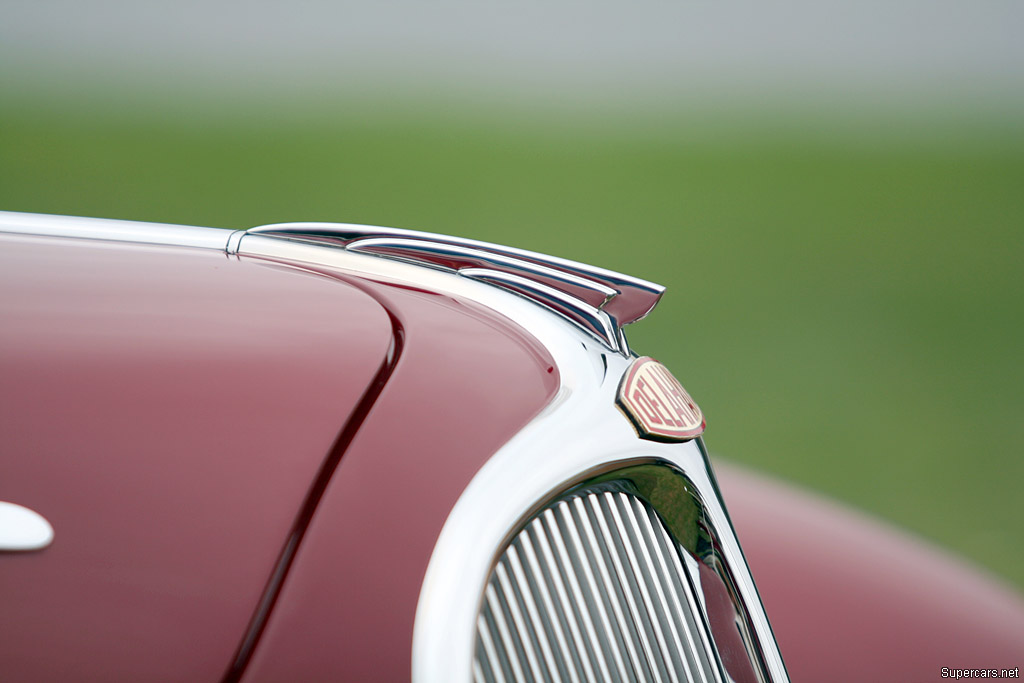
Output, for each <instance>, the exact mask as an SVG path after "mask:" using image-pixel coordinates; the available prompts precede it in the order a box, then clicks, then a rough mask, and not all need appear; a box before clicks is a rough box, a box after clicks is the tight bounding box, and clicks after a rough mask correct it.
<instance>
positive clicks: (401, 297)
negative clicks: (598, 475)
mask: <svg viewBox="0 0 1024 683" xmlns="http://www.w3.org/2000/svg"><path fill="white" fill-rule="evenodd" d="M366 286H367V287H370V288H371V290H372V293H373V296H375V297H376V298H378V300H380V301H381V302H382V303H383V304H384V305H385V306H387V308H388V309H389V310H390V311H392V312H393V313H394V314H395V316H396V317H397V318H398V319H399V320H400V322H401V325H402V327H403V328H404V330H405V341H404V349H403V351H402V355H401V357H400V358H399V360H398V363H397V366H396V368H395V371H394V373H393V374H392V376H391V379H390V380H389V382H388V384H387V386H385V388H384V391H383V392H382V393H381V396H380V398H379V399H378V401H377V403H376V404H375V406H374V408H373V410H372V411H371V412H370V415H369V416H368V417H367V419H366V421H365V422H364V423H363V426H362V429H361V430H360V432H359V434H358V435H357V436H356V438H355V440H354V441H353V442H352V445H351V446H350V447H349V449H348V451H347V452H346V453H345V456H344V458H342V460H341V465H340V466H339V468H338V471H337V473H336V474H335V476H334V478H333V480H332V481H331V483H330V485H329V487H328V489H327V491H326V492H325V495H324V497H323V500H322V501H321V503H320V506H319V507H318V509H317V511H316V515H315V516H314V518H313V521H312V524H311V525H310V527H309V530H308V532H307V534H306V538H305V540H304V542H303V544H302V546H301V547H300V549H299V552H298V555H297V557H296V561H295V564H294V566H293V567H292V570H291V573H290V574H289V576H288V578H287V580H286V581H285V584H284V588H283V590H282V591H281V595H280V598H279V600H278V603H277V606H276V607H275V609H274V611H273V613H272V614H271V616H270V619H269V621H268V623H267V628H266V631H265V632H264V634H263V637H262V639H261V641H260V643H259V645H258V646H257V648H256V650H255V653H254V656H253V658H252V661H251V663H250V664H249V667H248V669H247V670H246V673H245V675H244V676H243V677H242V680H243V681H245V682H246V683H254V682H257V681H282V680H304V681H306V680H308V681H314V680H327V679H330V680H345V681H402V680H408V679H409V676H410V671H411V648H412V631H413V621H414V617H415V611H416V604H417V601H418V598H419V592H420V586H421V583H422V581H423V576H424V574H425V573H426V568H427V564H428V562H429V560H430V555H431V553H432V552H433V547H434V543H435V542H436V540H437V536H438V534H439V533H440V531H441V527H442V525H443V524H444V521H445V519H446V518H447V516H448V513H449V511H450V510H451V508H452V506H453V505H454V504H455V501H456V499H457V498H458V497H459V495H460V494H461V493H462V491H463V489H464V488H465V487H466V485H467V484H468V483H469V480H470V479H471V478H472V476H473V475H474V474H475V473H476V471H477V470H478V469H479V468H480V466H481V465H483V464H484V462H485V461H486V460H487V459H488V458H489V457H490V455H491V454H492V453H494V451H496V450H497V449H498V448H499V447H500V446H501V445H502V444H503V443H505V441H507V440H508V439H509V438H510V437H511V436H513V435H514V434H515V433H516V432H517V431H518V430H519V429H520V428H521V427H522V426H523V425H524V424H525V423H526V422H528V421H529V420H530V419H531V418H532V417H533V416H534V415H536V414H537V412H539V411H540V410H541V409H542V408H543V407H544V406H545V405H546V404H547V403H548V402H549V401H550V400H551V398H552V397H553V396H554V394H555V392H556V391H557V389H558V386H559V378H558V372H557V370H555V369H554V365H553V361H552V359H551V358H550V357H549V355H548V354H547V352H546V351H545V350H544V349H543V348H542V347H541V346H539V344H538V343H537V342H536V340H534V339H533V338H532V337H530V336H528V335H527V334H526V333H524V332H523V330H521V329H519V328H518V327H516V326H514V325H512V324H510V323H509V322H508V321H507V320H505V319H502V318H499V317H497V316H495V315H493V314H491V313H489V312H487V311H486V310H485V309H482V308H480V307H479V306H476V305H474V304H471V303H468V302H465V301H459V300H455V299H452V298H449V297H446V296H440V295H437V294H431V293H427V292H422V291H417V290H414V289H405V288H397V287H393V286H386V285H373V284H372V283H367V285H366ZM450 570H451V571H458V567H451V568H450Z"/></svg>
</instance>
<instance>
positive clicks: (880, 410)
mask: <svg viewBox="0 0 1024 683" xmlns="http://www.w3.org/2000/svg"><path fill="white" fill-rule="evenodd" d="M86 105H88V106H86ZM254 110H255V108H254V107H251V106H243V105H242V104H239V103H229V104H225V105H224V107H223V108H222V109H217V108H216V107H212V106H211V107H209V108H207V109H204V110H201V111H200V110H197V111H192V112H189V113H182V112H178V113H176V114H170V113H167V112H161V110H160V109H159V108H158V107H139V108H132V107H122V106H121V105H119V104H118V103H117V102H116V101H115V102H114V103H112V104H109V105H101V104H94V103H93V104H89V103H83V102H81V101H76V100H74V99H71V98H67V99H64V100H61V99H48V100H44V99H38V98H33V97H27V96H26V97H20V98H19V97H13V96H12V97H8V98H7V103H6V104H5V106H4V107H2V108H0V207H3V208H5V209H9V210H17V211H38V212H45V213H68V214H77V215H87V216H103V217H113V218H130V219H141V220H154V221H168V222H181V223H193V224H199V225H213V226H223V227H231V228H238V227H248V226H253V225H258V224H261V223H270V222H277V221H285V220H335V221H347V222H363V223H371V224H382V225H391V226H399V227H407V228H418V229H424V230H431V231H438V232H447V233H453V234H458V235H465V236H471V237H475V238H479V239H484V240H491V241H500V242H504V243H508V244H513V245H516V246H520V247H525V248H529V249H535V250H539V251H545V252H549V253H553V254H557V255H560V256H566V257H569V258H573V259H577V260H582V261H587V262H591V263H594V264H598V265H601V266H605V267H609V268H613V269H617V270H621V271H624V272H627V273H631V274H635V275H638V276H641V277H645V278H647V279H650V280H654V281H656V282H660V283H662V284H665V285H667V286H668V293H667V295H666V296H665V298H664V300H663V302H662V304H661V306H660V307H659V308H658V310H657V312H656V313H655V314H654V315H652V316H651V317H650V319H648V320H644V321H642V322H640V323H638V324H637V325H635V326H634V327H633V328H631V329H630V338H631V341H632V344H633V346H634V348H635V349H637V350H639V351H641V352H643V353H646V354H649V355H653V356H655V357H657V358H659V359H661V360H663V361H664V362H666V363H667V364H668V365H669V366H670V367H671V368H673V370H674V371H675V373H676V374H677V375H678V376H679V377H680V379H681V380H682V381H683V383H684V384H685V385H686V387H687V388H688V389H689V391H690V393H691V394H693V396H694V397H695V398H696V399H697V400H698V401H699V402H700V403H701V405H702V407H703V408H704V411H705V413H706V414H707V416H708V425H709V427H708V432H707V441H708V444H709V446H710V448H711V449H712V451H713V452H715V453H717V454H719V455H721V456H724V457H728V458H731V459H734V460H737V461H741V462H744V463H748V464H750V465H752V466H754V467H756V468H759V469H762V470H766V471H770V472H774V473H778V474H779V475H781V476H783V477H785V478H788V479H791V480H795V481H797V482H800V483H802V484H805V485H807V486H809V487H812V488H814V489H817V490H820V491H823V492H824V493H825V494H827V495H829V496H833V497H836V498H839V499H842V500H845V501H848V502H850V503H852V504H854V505H856V506H858V507H860V508H862V509H866V510H869V511H871V512H873V513H875V514H877V515H879V516H881V517H884V518H887V519H889V520H893V521H895V522H897V523H898V524H900V525H903V526H905V527H908V528H910V529H912V530H914V531H916V532H918V533H919V534H921V535H923V536H925V537H927V538H930V539H932V540H934V541H936V542H938V543H940V544H943V545H945V546H947V547H950V548H952V549H954V550H955V551H957V552H960V553H963V554H966V555H968V556H970V557H972V558H973V559H974V560H976V561H977V562H978V563H980V564H982V565H984V566H987V567H989V568H990V569H991V570H993V571H994V572H996V573H999V574H1001V575H1003V576H1004V577H1007V578H1008V579H1009V580H1010V581H1012V582H1014V583H1016V584H1017V585H1018V586H1024V502H1022V499H1024V492H1022V490H1021V485H1022V482H1024V449H1022V447H1021V444H1022V443H1024V418H1022V415H1024V389H1022V387H1024V360H1022V350H1024V267H1022V264H1024V126H1022V125H1017V124H1016V123H1014V122H1013V121H1012V120H1006V119H1000V118H999V117H991V118H986V117H980V118H978V117H974V118H972V117H967V116H959V115H955V114H952V115H950V116H947V117H942V118H939V119H936V118H935V117H934V116H930V115H929V116H922V117H919V116H916V115H915V112H913V111H910V112H905V113H903V114H900V115H895V114H894V115H887V116H879V117H875V118H870V117H869V118H867V119H859V118H858V117H850V116H841V115H839V114H838V113H836V112H833V113H832V114H827V115H816V116H812V115H810V114H809V113H805V114H800V113H799V112H798V113H797V114H795V115H783V114H779V113H775V114H772V115H758V114H757V112H750V111H745V110H743V109H742V108H738V107H737V108H736V109H735V110H730V111H726V112H705V113H700V112H692V111H691V112H688V113H687V112H685V111H682V110H680V112H675V113H673V112H672V111H662V112H661V113H660V114H646V115H642V114H636V113H629V112H625V111H619V112H618V113H615V114H612V115H609V116H607V117H602V116H598V115H596V114H593V113H588V114H586V115H585V116H580V115H579V113H578V112H577V113H575V114H574V113H571V112H565V111H563V112H557V111H547V112H529V111H525V110H524V111H519V112H509V111H504V112H502V111H500V110H499V109H497V108H494V107H479V108H478V109H472V108H470V109H469V110H468V111H467V109H466V108H465V107H460V109H459V112H458V113H450V110H449V109H447V108H446V107H445V106H444V105H443V103H442V102H441V101H440V100H438V101H430V100H429V99H428V100H427V101H423V102H419V101H408V102H382V103H381V104H379V105H370V104H366V103H363V104H360V105H358V106H355V105H350V104H346V103H344V102H333V103H327V104H320V105H317V106H312V105H311V106H310V107H309V108H308V109H303V108H302V107H291V108H288V109H284V108H279V109H277V110H275V111H263V112H262V113H253V112H254ZM922 113H925V112H922ZM922 119H923V120H924V122H922Z"/></svg>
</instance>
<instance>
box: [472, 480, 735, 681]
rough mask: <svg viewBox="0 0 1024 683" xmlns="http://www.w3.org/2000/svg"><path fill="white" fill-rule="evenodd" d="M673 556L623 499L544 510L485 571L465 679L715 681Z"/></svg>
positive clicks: (600, 495)
mask: <svg viewBox="0 0 1024 683" xmlns="http://www.w3.org/2000/svg"><path fill="white" fill-rule="evenodd" d="M680 552H681V551H680V550H679V548H678V546H677V544H676V543H675V542H674V541H673V540H672V539H671V537H670V536H669V534H668V531H667V530H666V528H665V525H664V523H663V522H662V521H661V519H660V518H659V517H658V515H657V514H656V513H655V512H654V510H653V509H651V507H650V506H649V505H648V504H647V503H645V502H644V501H642V500H641V499H639V498H637V497H635V496H633V495H631V494H629V493H624V492H622V491H618V490H607V489H605V490H591V491H589V492H585V493H582V494H577V495H573V496H572V497H569V498H566V499H563V500H560V501H558V502H556V503H554V504H552V505H551V506H549V507H548V508H546V509H545V510H544V511H543V512H541V513H540V514H538V515H537V516H536V517H535V518H534V519H533V520H532V521H531V522H530V523H529V524H528V525H527V526H526V528H525V529H523V531H521V532H520V533H519V535H518V536H516V538H515V539H514V540H513V541H512V543H511V544H510V545H509V547H508V549H507V550H506V551H505V553H504V554H503V555H502V557H501V559H500V560H499V561H498V564H497V565H496V566H495V568H494V571H493V572H492V574H491V577H490V580H489V581H488V584H487V589H486V591H485V595H484V600H483V607H482V609H481V612H480V616H479V618H478V620H477V644H476V656H475V658H474V661H473V675H474V679H475V680H476V681H477V682H478V683H482V682H485V681H486V682H488V683H490V682H497V683H501V682H506V681H507V682H512V681H551V682H553V683H562V682H564V683H582V682H585V681H666V682H667V681H700V682H702V683H705V682H706V683H711V682H713V681H715V682H720V681H721V680H722V678H721V675H720V674H719V671H720V669H719V665H718V662H717V659H716V658H715V655H714V653H713V651H712V649H711V646H710V645H709V643H710V638H709V637H708V636H707V630H706V628H705V626H704V623H705V622H704V621H703V620H702V619H701V617H700V616H699V614H700V611H699V608H698V606H697V603H696V601H695V599H694V593H693V590H692V588H691V585H690V582H689V580H688V578H687V572H686V570H685V568H684V566H683V560H682V556H681V555H680Z"/></svg>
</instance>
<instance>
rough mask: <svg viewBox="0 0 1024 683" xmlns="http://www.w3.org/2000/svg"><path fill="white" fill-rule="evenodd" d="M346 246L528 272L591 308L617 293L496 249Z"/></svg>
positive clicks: (414, 242)
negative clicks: (495, 250) (565, 291)
mask: <svg viewBox="0 0 1024 683" xmlns="http://www.w3.org/2000/svg"><path fill="white" fill-rule="evenodd" d="M346 249H348V250H349V251H358V252H363V253H370V254H377V255H379V256H385V257H388V258H398V259H405V260H409V261H412V262H413V263H424V262H425V263H429V264H434V265H437V266H441V267H443V268H448V269H451V270H457V271H461V270H463V269H464V268H490V269H492V270H499V271H503V272H508V273H524V274H529V275H530V277H531V278H532V279H535V280H539V281H540V282H543V283H545V284H548V285H549V286H551V287H554V288H556V289H558V288H559V286H561V287H562V288H565V289H567V290H568V291H571V292H572V293H573V295H574V296H576V297H577V298H579V299H582V300H583V301H585V302H586V303H587V304H589V305H590V306H593V307H594V308H601V307H602V306H604V305H605V304H606V303H607V302H608V300H609V299H611V298H612V297H613V296H616V295H617V294H618V293H619V292H618V290H615V289H612V288H611V287H608V286H606V285H603V284H601V283H600V282H597V281H595V280H588V279H587V278H583V277H580V276H578V275H573V274H572V273H568V272H565V271H561V270H556V269H554V268H549V267H547V266H544V265H541V264H538V263H532V262H530V261H524V260H522V259H516V258H512V257H510V256H506V255H504V254H501V253H498V252H492V251H484V250H482V249H471V248H469V247H464V246H461V245H456V244H446V243H443V242H435V241H427V240H421V239H408V238H394V237H391V238H387V237H364V238H361V239H358V240H353V241H352V242H349V243H348V244H347V246H346Z"/></svg>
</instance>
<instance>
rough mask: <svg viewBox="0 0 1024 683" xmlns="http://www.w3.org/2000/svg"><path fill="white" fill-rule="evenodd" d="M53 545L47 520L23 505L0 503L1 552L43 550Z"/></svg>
mask: <svg viewBox="0 0 1024 683" xmlns="http://www.w3.org/2000/svg"><path fill="white" fill-rule="evenodd" d="M51 543H53V527H52V526H50V523H49V522H48V521H46V518H45V517H43V516H42V515H41V514H39V513H38V512H36V511H35V510H29V509H28V508H27V507H25V506H23V505H16V504H14V503H6V502H4V501H0V551H2V552H7V551H11V552H27V551H29V550H42V549H43V548H45V547H47V546H48V545H50V544H51Z"/></svg>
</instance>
